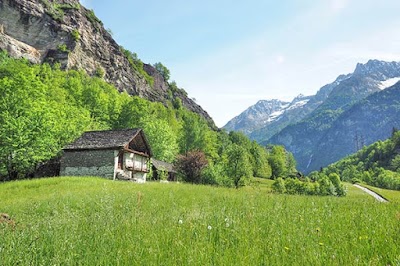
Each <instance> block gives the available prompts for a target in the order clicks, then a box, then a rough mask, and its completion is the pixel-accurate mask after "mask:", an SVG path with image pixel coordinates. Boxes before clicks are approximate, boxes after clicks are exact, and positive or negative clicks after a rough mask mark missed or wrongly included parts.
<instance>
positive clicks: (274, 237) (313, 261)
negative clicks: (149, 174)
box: [0, 178, 400, 265]
mask: <svg viewBox="0 0 400 266" xmlns="http://www.w3.org/2000/svg"><path fill="white" fill-rule="evenodd" d="M0 202H1V205H0V213H1V212H4V213H8V214H9V215H10V217H11V219H12V220H13V222H15V225H13V224H12V223H6V222H2V223H0V264H1V265H322V264H326V265H365V264H368V265H398V264H400V252H399V249H398V247H399V246H400V221H399V219H400V209H399V205H398V204H397V203H391V204H382V203H377V202H375V201H374V199H373V198H372V197H370V196H368V195H364V194H362V193H361V192H359V191H358V190H355V189H353V188H352V187H349V196H347V197H345V198H335V197H310V196H287V195H274V194H270V193H268V192H267V191H266V189H264V188H263V187H260V186H255V187H252V188H246V189H240V190H236V189H226V188H213V187H207V186H192V185H186V184H158V183H149V184H142V185H139V184H133V183H127V182H113V181H108V180H105V179H99V178H54V179H42V180H31V181H20V182H11V183H4V184H0Z"/></svg>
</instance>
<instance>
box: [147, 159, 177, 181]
mask: <svg viewBox="0 0 400 266" xmlns="http://www.w3.org/2000/svg"><path fill="white" fill-rule="evenodd" d="M151 168H152V173H153V180H162V179H164V178H165V179H167V180H168V181H176V171H175V169H174V165H173V164H171V163H167V162H163V161H159V160H156V159H154V158H151Z"/></svg>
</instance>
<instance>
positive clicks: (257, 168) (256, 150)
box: [250, 141, 272, 178]
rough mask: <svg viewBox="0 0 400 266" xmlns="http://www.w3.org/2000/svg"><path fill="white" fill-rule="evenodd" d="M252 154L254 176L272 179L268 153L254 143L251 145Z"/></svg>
mask: <svg viewBox="0 0 400 266" xmlns="http://www.w3.org/2000/svg"><path fill="white" fill-rule="evenodd" d="M250 153H251V156H252V163H253V176H257V177H262V178H270V177H271V175H272V169H271V166H270V165H269V163H268V154H267V151H266V150H265V149H264V148H263V147H261V146H260V145H258V144H257V142H255V141H253V142H252V143H251V149H250Z"/></svg>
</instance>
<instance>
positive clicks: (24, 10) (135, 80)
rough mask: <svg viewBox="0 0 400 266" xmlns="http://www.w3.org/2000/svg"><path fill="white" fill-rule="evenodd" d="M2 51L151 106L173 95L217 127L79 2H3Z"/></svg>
mask: <svg viewBox="0 0 400 266" xmlns="http://www.w3.org/2000/svg"><path fill="white" fill-rule="evenodd" d="M0 49H3V50H6V51H7V52H8V53H9V54H10V55H11V56H13V57H16V58H21V57H23V58H26V59H28V60H29V61H31V62H33V63H43V62H49V63H59V64H60V65H61V68H63V69H83V70H84V71H86V72H87V73H88V74H90V75H97V76H101V77H104V79H105V80H106V81H107V82H109V83H111V84H113V85H114V86H115V87H116V88H117V89H118V90H119V91H126V92H128V93H129V94H130V95H138V96H140V97H143V98H145V99H148V100H151V101H158V102H162V103H164V104H167V102H168V101H169V100H171V95H172V96H173V97H174V98H179V99H181V101H182V104H183V105H184V106H185V107H186V108H188V109H189V110H191V111H193V112H196V113H198V114H200V115H202V116H203V117H204V118H206V119H207V120H208V121H209V123H210V125H212V126H214V122H213V121H212V119H211V117H210V116H209V115H208V114H207V112H206V111H204V110H203V109H202V108H201V107H200V106H199V105H198V104H196V103H195V102H194V101H193V100H192V99H190V98H189V97H187V95H186V94H185V92H184V91H182V90H173V91H171V89H170V87H169V85H168V83H167V82H166V81H165V80H164V78H163V77H162V76H161V75H160V74H159V73H158V72H157V71H156V70H155V69H154V67H153V66H151V65H147V64H143V63H142V62H141V61H140V60H139V59H138V58H137V57H136V55H135V54H133V53H130V52H129V51H126V50H124V49H123V48H122V47H120V46H119V45H118V44H117V43H116V42H115V40H114V39H113V38H112V36H111V35H110V33H109V32H108V31H107V30H105V29H104V27H103V24H102V22H101V21H100V20H99V19H98V18H97V17H96V16H95V14H94V13H93V11H91V10H87V9H86V8H84V7H83V6H82V5H81V4H80V3H79V1H78V0H56V1H49V0H1V1H0ZM214 127H215V126H214Z"/></svg>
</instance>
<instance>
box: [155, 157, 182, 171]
mask: <svg viewBox="0 0 400 266" xmlns="http://www.w3.org/2000/svg"><path fill="white" fill-rule="evenodd" d="M151 163H152V164H153V166H154V167H155V168H156V169H157V170H162V171H167V172H172V173H176V171H175V170H174V165H173V164H171V163H167V162H163V161H159V160H156V159H154V158H152V159H151Z"/></svg>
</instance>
